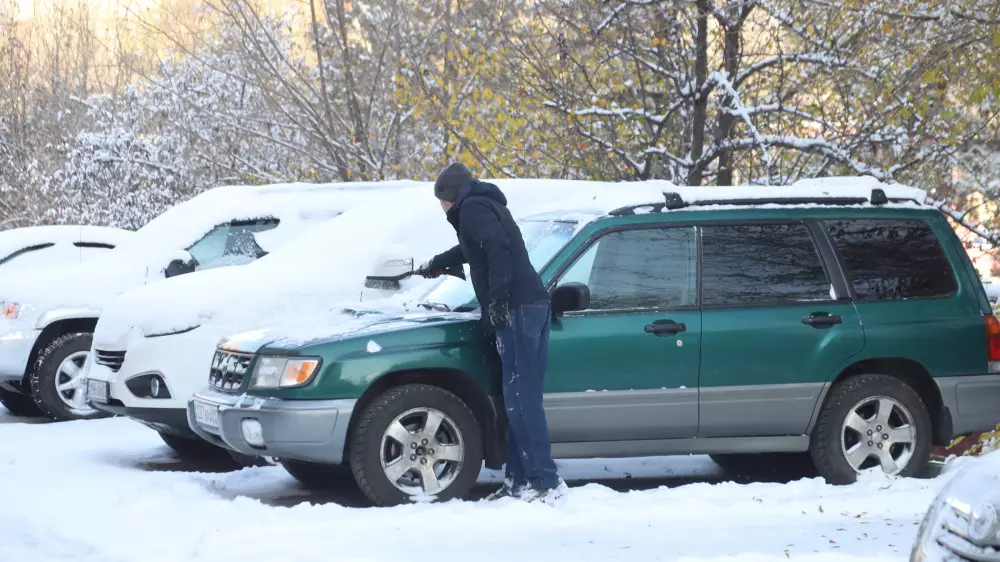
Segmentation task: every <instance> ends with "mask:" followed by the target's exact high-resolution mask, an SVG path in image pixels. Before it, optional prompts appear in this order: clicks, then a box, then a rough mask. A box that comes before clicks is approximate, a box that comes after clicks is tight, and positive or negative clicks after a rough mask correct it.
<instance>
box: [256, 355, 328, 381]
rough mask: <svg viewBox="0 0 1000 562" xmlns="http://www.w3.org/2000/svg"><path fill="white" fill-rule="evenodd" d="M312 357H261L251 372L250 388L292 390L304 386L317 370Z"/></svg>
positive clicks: (316, 359) (315, 360) (314, 359)
mask: <svg viewBox="0 0 1000 562" xmlns="http://www.w3.org/2000/svg"><path fill="white" fill-rule="evenodd" d="M319 364H320V360H319V359H318V358H314V357H269V356H264V357H261V358H260V359H259V360H258V361H257V366H256V367H254V370H253V382H252V383H251V384H250V387H251V388H293V387H296V386H304V385H306V384H308V383H309V381H311V380H312V378H313V376H315V375H316V372H317V371H318V370H319Z"/></svg>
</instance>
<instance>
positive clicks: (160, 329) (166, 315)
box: [87, 180, 619, 457]
mask: <svg viewBox="0 0 1000 562" xmlns="http://www.w3.org/2000/svg"><path fill="white" fill-rule="evenodd" d="M496 183H497V184H498V185H499V186H500V187H501V189H502V190H503V191H504V193H505V195H506V196H507V198H508V206H509V207H510V208H511V210H512V212H515V213H517V212H518V211H519V210H527V209H529V208H532V207H534V206H535V205H543V204H554V202H558V201H560V200H563V199H565V198H566V197H567V196H571V195H576V194H579V193H581V190H584V189H585V188H587V187H588V186H590V187H591V188H592V190H593V191H594V192H595V193H597V192H602V191H613V190H615V189H616V188H617V187H619V186H616V185H613V184H592V183H590V182H572V181H547V182H540V181H533V180H496ZM595 185H596V187H594V186H595ZM454 244H455V231H454V229H453V228H452V227H451V225H450V224H448V222H447V221H446V220H445V217H444V214H443V213H442V212H441V208H440V205H439V204H438V202H437V200H436V199H435V198H434V196H433V190H432V189H431V185H430V184H426V185H424V186H420V187H416V188H414V189H411V190H407V192H406V193H401V194H399V195H397V196H394V197H393V199H392V200H391V201H385V202H380V203H376V204H372V205H367V206H364V207H359V208H356V209H352V210H350V211H348V212H346V213H344V214H343V215H340V216H338V217H337V218H336V219H333V220H331V221H329V222H328V223H326V224H324V225H323V226H321V227H319V228H317V229H314V230H311V231H309V232H307V233H305V234H303V235H302V236H301V237H300V238H299V239H298V240H296V241H294V242H292V243H290V244H288V245H287V246H285V247H283V248H281V249H280V250H278V251H276V252H274V253H273V254H271V255H269V256H267V257H266V258H263V259H261V260H258V261H257V262H255V263H253V264H251V265H249V266H246V267H241V268H234V269H232V270H224V271H213V272H205V273H199V274H195V275H188V276H185V277H183V278H178V279H170V280H167V281H165V282H162V283H157V284H156V285H150V286H146V287H142V288H139V289H136V290H133V291H130V292H128V293H126V294H123V295H122V296H120V297H118V298H117V299H115V300H114V301H113V302H111V303H109V304H108V305H107V307H106V308H105V310H104V313H103V314H102V315H101V319H100V321H99V322H98V324H97V329H96V331H95V334H94V345H93V352H92V353H93V355H92V361H90V362H89V364H88V369H89V372H88V374H87V377H88V396H89V398H88V399H89V401H90V405H91V406H94V407H97V408H99V409H102V410H105V411H108V412H112V413H116V414H121V415H125V416H128V417H130V418H132V419H134V420H136V421H138V422H140V423H142V424H144V425H146V426H147V427H150V428H152V429H153V430H155V431H157V432H159V433H160V435H161V437H162V438H163V440H164V441H165V442H166V443H167V444H168V445H169V446H170V447H172V448H173V449H174V450H175V451H177V452H178V453H179V454H180V455H182V456H190V457H200V456H202V455H206V454H212V453H218V452H219V450H218V447H216V446H214V445H211V444H209V443H208V442H206V441H203V440H201V439H200V438H199V437H198V436H197V435H196V434H195V433H194V432H192V431H191V429H190V427H189V426H188V420H187V402H188V400H189V399H190V398H191V396H193V395H194V394H195V392H197V391H198V390H201V389H202V388H203V387H204V386H205V379H206V376H207V374H208V367H209V366H210V364H211V362H212V357H213V355H214V353H215V350H216V346H217V345H218V343H219V341H220V340H221V339H223V338H224V337H225V336H228V335H230V334H234V333H241V332H245V331H253V330H256V329H266V328H272V327H273V326H275V325H276V324H282V325H283V326H284V328H283V330H282V333H283V335H284V336H285V337H287V338H295V337H298V336H301V337H302V338H304V339H308V338H309V337H311V336H312V335H316V334H327V333H329V332H330V330H331V329H333V328H332V325H333V324H335V323H336V322H337V321H340V320H342V319H343V318H344V315H343V314H342V311H343V309H344V308H345V307H350V308H357V307H359V306H361V305H359V304H358V303H359V302H360V301H365V304H364V305H363V306H364V307H368V306H376V305H374V304H369V301H370V300H372V299H378V298H382V299H385V298H386V297H390V296H391V295H392V294H396V295H398V300H399V301H402V300H405V299H406V293H407V292H409V291H412V292H413V293H416V294H422V293H423V292H424V291H425V290H426V288H427V287H429V286H430V285H431V284H433V283H435V281H430V280H424V279H422V278H420V277H411V278H409V279H406V280H403V281H401V282H400V284H399V286H393V287H391V288H389V287H380V288H366V287H365V277H366V276H368V275H369V274H371V273H372V272H373V271H376V270H377V269H382V271H381V272H380V274H385V273H387V271H386V268H387V269H388V270H389V271H390V272H391V271H392V270H393V269H394V268H395V269H396V270H398V271H411V270H412V269H413V266H414V265H416V264H419V263H420V262H421V261H422V260H424V259H429V258H430V257H431V256H433V255H434V254H436V253H438V252H441V251H443V250H445V249H447V248H449V247H451V246H453V245H454ZM402 256H405V259H395V258H400V257H402ZM410 256H413V257H414V258H415V260H414V259H410ZM394 298H396V297H394ZM393 304H394V303H392V302H386V301H385V300H383V301H382V302H380V303H378V305H377V306H378V307H380V308H382V309H384V308H386V307H391V306H393Z"/></svg>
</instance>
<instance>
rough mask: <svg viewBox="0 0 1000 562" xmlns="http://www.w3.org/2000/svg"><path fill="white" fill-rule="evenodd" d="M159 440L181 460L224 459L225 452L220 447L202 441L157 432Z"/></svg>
mask: <svg viewBox="0 0 1000 562" xmlns="http://www.w3.org/2000/svg"><path fill="white" fill-rule="evenodd" d="M157 433H159V435H160V439H163V442H164V443H166V444H167V446H168V447H170V448H171V449H173V451H174V453H176V454H177V456H178V457H180V458H181V459H182V460H186V461H203V460H208V459H213V460H214V459H223V458H226V451H225V449H223V448H222V447H217V446H215V445H213V444H211V443H209V442H208V441H205V440H204V439H198V438H192V437H181V436H179V435H171V434H169V433H162V432H157Z"/></svg>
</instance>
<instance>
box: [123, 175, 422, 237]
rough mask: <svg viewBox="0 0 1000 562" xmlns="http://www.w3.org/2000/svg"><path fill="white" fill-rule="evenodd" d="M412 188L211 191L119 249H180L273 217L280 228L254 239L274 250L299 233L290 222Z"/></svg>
mask: <svg viewBox="0 0 1000 562" xmlns="http://www.w3.org/2000/svg"><path fill="white" fill-rule="evenodd" d="M418 185H421V184H420V183H419V182H414V181H385V182H344V183H326V184H310V183H284V184H271V185H228V186H221V187H216V188H213V189H210V190H208V191H205V192H203V193H201V194H199V195H196V196H194V197H192V198H190V199H188V200H186V201H183V202H181V203H178V204H177V205H174V206H173V207H171V208H170V209H167V210H166V211H164V212H163V213H161V214H160V215H159V216H157V217H155V218H154V219H153V220H151V221H149V222H148V223H146V224H145V225H144V226H143V227H142V228H140V229H139V230H138V231H137V232H136V236H134V237H133V238H132V239H131V240H130V241H129V242H128V243H127V244H123V245H122V249H124V250H125V251H129V250H138V251H140V252H143V253H148V252H149V249H150V247H168V248H171V249H173V248H179V247H186V246H188V245H190V244H193V243H194V242H196V241H197V240H198V239H199V238H201V237H202V236H203V235H204V234H205V233H207V232H208V231H209V230H211V229H212V228H213V227H215V226H216V225H217V224H220V223H225V222H229V221H233V220H254V219H260V218H276V219H278V220H279V221H280V222H281V224H282V226H283V227H285V228H280V229H274V230H273V231H268V232H267V233H262V235H261V236H259V237H257V238H258V242H259V243H260V244H261V247H263V248H264V250H269V248H268V247H267V246H268V245H270V246H271V247H272V248H274V247H277V245H278V244H279V242H283V241H287V240H279V237H280V236H282V234H283V233H284V232H294V233H295V234H298V233H299V231H300V230H301V229H300V228H296V229H290V228H287V227H288V226H291V225H292V223H296V222H301V221H305V222H310V221H313V222H315V221H324V220H328V219H331V218H333V217H334V216H336V215H337V214H339V213H341V212H343V211H346V210H347V209H350V208H352V207H355V206H358V205H362V204H365V203H369V202H371V201H374V200H376V199H377V198H380V197H384V196H385V194H387V193H388V192H394V191H401V190H404V189H407V188H411V187H414V186H418ZM279 230H281V231H282V233H279V232H278V231H279Z"/></svg>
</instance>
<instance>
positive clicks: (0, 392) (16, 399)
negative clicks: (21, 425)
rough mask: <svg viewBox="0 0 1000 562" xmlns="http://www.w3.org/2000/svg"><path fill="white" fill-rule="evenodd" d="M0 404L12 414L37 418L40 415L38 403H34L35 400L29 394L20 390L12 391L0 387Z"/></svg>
mask: <svg viewBox="0 0 1000 562" xmlns="http://www.w3.org/2000/svg"><path fill="white" fill-rule="evenodd" d="M0 404H3V407H4V408H7V411H8V412H10V415H12V416H21V417H30V418H37V417H40V416H41V415H42V411H41V410H39V409H38V404H35V400H34V399H33V398H32V397H31V396H28V395H26V394H21V393H20V392H12V391H10V390H6V389H3V388H0Z"/></svg>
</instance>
